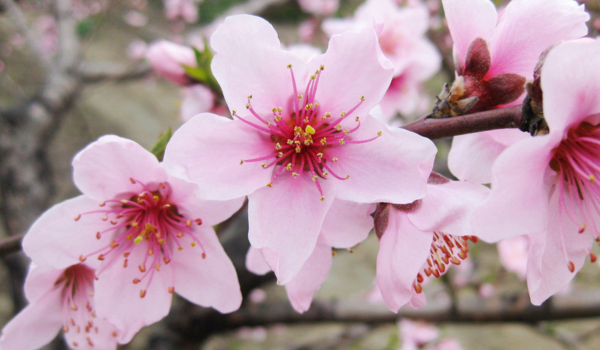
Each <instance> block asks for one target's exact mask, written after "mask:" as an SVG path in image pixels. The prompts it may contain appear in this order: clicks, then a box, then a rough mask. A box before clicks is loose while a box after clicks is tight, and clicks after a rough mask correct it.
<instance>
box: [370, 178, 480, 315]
mask: <svg viewBox="0 0 600 350" xmlns="http://www.w3.org/2000/svg"><path fill="white" fill-rule="evenodd" d="M486 194H487V189H486V188H485V187H484V186H480V185H473V184H471V183H468V182H460V181H450V180H448V179H446V178H444V177H442V176H441V175H438V174H436V173H432V174H431V177H430V178H429V185H428V186H427V195H426V196H425V197H424V198H423V199H420V200H418V201H415V202H413V203H411V204H406V205H395V204H391V205H389V204H388V205H386V206H381V205H380V207H379V208H378V210H377V212H376V214H375V222H376V227H375V228H376V233H377V234H378V236H379V239H380V244H379V253H378V254H377V284H378V285H379V289H380V291H381V295H382V296H383V299H384V301H385V303H386V305H387V306H388V307H389V308H390V310H392V311H393V312H398V310H399V309H400V307H402V306H403V305H406V304H408V305H409V306H411V307H415V308H418V307H421V306H423V305H424V304H425V296H424V293H423V290H422V286H421V284H422V283H423V282H424V281H425V279H426V278H428V277H430V276H434V277H440V276H441V275H443V274H444V273H446V271H447V269H448V268H449V267H450V266H451V264H454V265H460V264H461V261H462V260H465V259H466V258H467V253H468V252H469V248H468V241H469V240H472V241H474V242H477V239H476V238H475V237H472V236H471V228H470V225H469V218H470V214H471V212H472V211H473V210H474V209H475V208H476V207H477V206H478V205H480V204H481V203H482V202H483V200H484V199H485V196H486ZM380 225H382V226H383V227H384V228H383V230H384V231H383V232H381V228H380V227H381V226H380Z"/></svg>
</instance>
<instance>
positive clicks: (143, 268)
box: [138, 265, 146, 273]
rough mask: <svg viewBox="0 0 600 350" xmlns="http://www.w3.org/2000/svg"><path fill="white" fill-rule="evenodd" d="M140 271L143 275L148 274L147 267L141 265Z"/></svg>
mask: <svg viewBox="0 0 600 350" xmlns="http://www.w3.org/2000/svg"><path fill="white" fill-rule="evenodd" d="M138 269H140V272H141V273H144V272H146V265H140V266H138Z"/></svg>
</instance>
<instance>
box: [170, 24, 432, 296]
mask: <svg viewBox="0 0 600 350" xmlns="http://www.w3.org/2000/svg"><path fill="white" fill-rule="evenodd" d="M211 44H212V47H213V49H214V51H215V52H216V55H215V57H214V58H213V63H212V69H213V73H214V75H215V77H216V79H217V80H218V81H219V84H220V85H221V87H222V88H223V93H224V96H225V100H226V102H227V105H228V106H229V107H230V108H231V109H232V110H233V111H232V115H234V116H235V119H234V120H228V119H225V118H222V117H219V116H216V115H210V114H202V115H199V116H196V117H194V118H193V119H192V120H190V121H189V122H187V123H186V124H184V125H183V126H182V127H181V128H180V129H179V130H177V131H176V132H175V134H174V136H173V139H172V140H171V142H170V143H169V146H168V147H167V150H166V153H167V156H166V157H165V166H166V168H167V170H168V171H169V172H170V173H171V174H173V175H174V176H177V177H180V178H182V179H185V180H187V181H190V182H192V183H196V184H197V185H198V186H199V188H200V191H199V193H200V194H201V195H202V196H204V198H206V199H221V200H225V199H230V198H238V197H240V196H244V195H248V199H249V209H248V210H249V220H250V231H249V239H250V243H251V244H252V246H254V247H255V248H257V249H263V253H264V249H265V248H266V249H269V250H270V251H271V252H272V254H274V256H275V257H274V258H273V261H274V262H276V263H273V264H272V265H271V266H272V267H275V269H274V271H275V274H276V275H277V277H278V280H279V283H280V284H285V283H287V282H289V281H291V280H292V279H293V278H294V276H296V274H297V273H298V271H300V269H301V267H302V266H303V265H304V263H305V261H306V260H307V259H308V258H309V256H310V255H311V254H312V253H313V250H314V248H315V246H316V244H317V240H318V236H319V232H320V231H321V227H322V225H323V220H324V218H325V215H326V213H327V211H328V210H329V208H330V206H331V203H332V202H333V200H334V199H335V198H339V199H343V200H348V201H353V202H361V203H374V202H380V201H385V202H394V203H406V202H411V201H413V200H415V199H416V198H420V197H422V196H423V195H424V194H425V189H426V186H425V181H426V180H425V179H426V178H427V176H428V175H429V172H430V170H431V166H432V160H433V156H434V154H435V146H434V145H433V143H432V142H431V141H430V140H428V139H424V138H422V137H420V136H418V135H416V134H413V133H411V132H407V131H405V130H402V129H398V128H396V129H393V128H390V127H388V126H387V125H385V124H383V123H381V122H379V121H377V120H375V119H373V118H371V117H370V116H369V115H368V114H367V113H368V111H369V110H370V109H371V108H373V106H374V105H375V104H377V102H379V100H380V99H381V97H382V96H383V94H384V92H385V90H386V88H387V86H388V84H389V81H390V79H391V75H392V69H391V67H389V62H388V61H387V60H385V58H384V57H382V56H381V54H380V52H379V51H378V50H379V48H378V45H377V39H376V36H375V33H374V31H373V30H366V31H362V32H360V33H346V34H343V35H340V36H334V37H333V38H332V39H331V42H330V44H329V49H328V51H327V52H326V53H325V54H323V55H320V56H317V57H315V58H314V59H312V60H311V61H310V62H309V63H308V64H306V63H304V61H303V60H302V59H300V58H298V57H296V56H294V55H293V54H291V53H289V52H286V51H283V50H282V49H281V45H280V43H279V40H278V38H277V33H276V32H275V30H274V29H273V27H272V26H271V25H270V24H269V23H267V22H266V21H264V20H263V19H261V18H258V17H254V16H247V15H242V16H234V17H229V18H228V19H226V20H225V22H224V24H223V25H221V27H219V29H217V31H216V32H215V33H214V34H213V36H212V38H211ZM298 97H299V98H298ZM206 165H210V166H208V167H207V166H206Z"/></svg>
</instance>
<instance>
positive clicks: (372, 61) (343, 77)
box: [308, 29, 394, 123]
mask: <svg viewBox="0 0 600 350" xmlns="http://www.w3.org/2000/svg"><path fill="white" fill-rule="evenodd" d="M321 65H323V66H324V67H325V70H323V72H322V76H321V77H320V80H319V85H318V88H317V93H316V100H317V101H318V102H319V104H320V106H321V111H324V112H330V113H331V115H332V116H339V115H340V114H341V113H342V112H348V111H350V110H351V109H352V108H354V106H356V105H357V104H358V103H360V102H361V97H362V96H364V102H362V103H361V104H360V106H359V107H358V108H357V109H356V110H355V111H354V112H353V113H352V115H351V116H350V117H352V118H348V120H347V123H350V122H352V121H353V120H354V117H355V116H360V117H361V118H363V117H366V116H367V114H368V112H369V111H370V110H371V109H372V108H373V107H374V106H375V105H376V104H377V103H379V101H381V99H382V98H383V95H384V94H385V92H386V90H387V88H388V87H389V85H390V82H391V80H392V75H393V73H394V70H393V67H392V65H391V63H390V62H389V60H388V59H387V58H385V57H384V56H383V53H382V52H381V49H380V47H379V44H378V41H377V35H376V34H375V31H374V30H373V29H365V30H363V31H361V32H359V33H356V32H345V33H344V34H342V35H334V36H333V37H331V40H330V41H329V47H328V49H327V52H325V54H323V55H321V56H317V57H316V58H314V59H313V60H312V61H311V62H310V63H309V65H308V69H309V73H312V72H314V71H316V70H318V69H319V67H320V66H321ZM341 87H343V93H340V92H341V90H340V88H341Z"/></svg>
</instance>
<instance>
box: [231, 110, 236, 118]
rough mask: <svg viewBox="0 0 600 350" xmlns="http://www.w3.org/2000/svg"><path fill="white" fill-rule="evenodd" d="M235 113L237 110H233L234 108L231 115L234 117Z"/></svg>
mask: <svg viewBox="0 0 600 350" xmlns="http://www.w3.org/2000/svg"><path fill="white" fill-rule="evenodd" d="M236 114H237V112H236V110H235V109H234V110H232V111H231V115H232V116H234V117H235V115H236Z"/></svg>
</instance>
